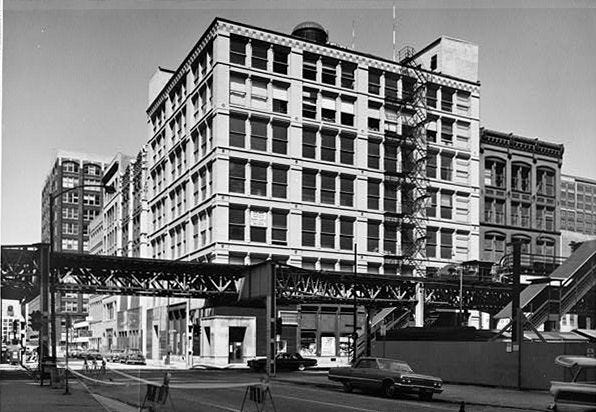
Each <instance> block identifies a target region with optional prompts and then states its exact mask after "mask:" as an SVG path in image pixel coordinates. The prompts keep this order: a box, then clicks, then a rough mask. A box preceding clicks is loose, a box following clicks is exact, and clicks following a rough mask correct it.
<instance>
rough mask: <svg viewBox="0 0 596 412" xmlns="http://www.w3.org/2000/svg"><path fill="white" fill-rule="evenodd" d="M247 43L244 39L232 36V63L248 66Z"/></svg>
mask: <svg viewBox="0 0 596 412" xmlns="http://www.w3.org/2000/svg"><path fill="white" fill-rule="evenodd" d="M246 43H247V41H246V39H244V38H242V37H239V36H235V35H231V36H230V63H235V64H241V65H244V64H246Z"/></svg>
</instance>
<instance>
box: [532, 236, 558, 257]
mask: <svg viewBox="0 0 596 412" xmlns="http://www.w3.org/2000/svg"><path fill="white" fill-rule="evenodd" d="M536 253H537V254H539V255H543V256H553V255H554V254H555V241H554V239H550V238H545V237H539V238H538V239H536Z"/></svg>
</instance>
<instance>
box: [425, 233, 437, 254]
mask: <svg viewBox="0 0 596 412" xmlns="http://www.w3.org/2000/svg"><path fill="white" fill-rule="evenodd" d="M437 232H438V229H437V228H434V227H427V228H426V257H427V258H434V257H437Z"/></svg>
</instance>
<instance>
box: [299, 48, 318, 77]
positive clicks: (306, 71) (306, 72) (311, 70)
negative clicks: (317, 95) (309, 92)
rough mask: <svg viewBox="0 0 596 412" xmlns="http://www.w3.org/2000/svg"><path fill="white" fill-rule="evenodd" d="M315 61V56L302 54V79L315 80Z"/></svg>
mask: <svg viewBox="0 0 596 412" xmlns="http://www.w3.org/2000/svg"><path fill="white" fill-rule="evenodd" d="M317 60H319V57H318V56H317V55H315V54H311V53H304V54H303V55H302V77H303V78H304V79H307V80H314V81H316V80H317Z"/></svg>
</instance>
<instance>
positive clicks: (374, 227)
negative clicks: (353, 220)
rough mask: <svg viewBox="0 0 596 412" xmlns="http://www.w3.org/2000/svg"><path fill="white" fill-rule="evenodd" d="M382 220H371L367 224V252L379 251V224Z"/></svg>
mask: <svg viewBox="0 0 596 412" xmlns="http://www.w3.org/2000/svg"><path fill="white" fill-rule="evenodd" d="M380 224H381V222H378V221H376V220H369V221H368V222H367V224H366V233H367V234H366V250H367V252H378V251H379V225H380Z"/></svg>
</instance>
